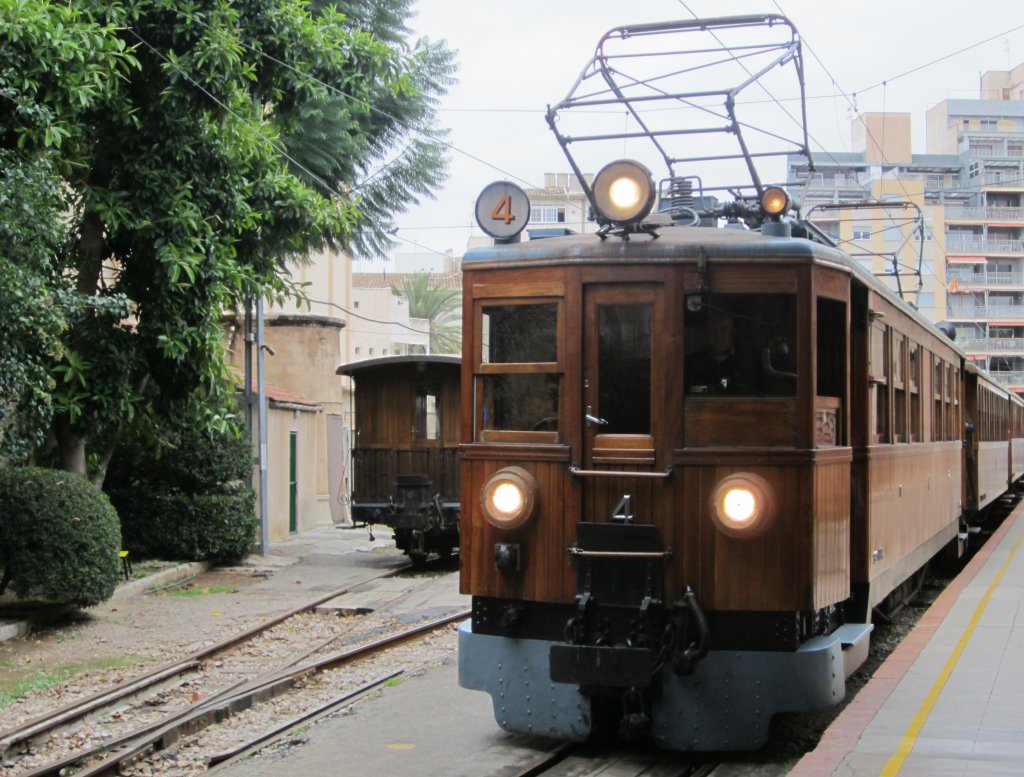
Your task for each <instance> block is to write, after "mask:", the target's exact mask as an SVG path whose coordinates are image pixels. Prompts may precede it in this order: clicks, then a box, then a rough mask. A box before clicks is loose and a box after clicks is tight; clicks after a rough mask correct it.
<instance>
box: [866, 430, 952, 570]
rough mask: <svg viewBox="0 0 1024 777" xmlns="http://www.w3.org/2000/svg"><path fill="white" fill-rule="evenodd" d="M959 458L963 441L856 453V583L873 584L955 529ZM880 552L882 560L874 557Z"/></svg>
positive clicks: (891, 447) (879, 447) (882, 448)
mask: <svg viewBox="0 0 1024 777" xmlns="http://www.w3.org/2000/svg"><path fill="white" fill-rule="evenodd" d="M960 454H961V444H960V442H959V441H953V442H940V443H929V444H922V445H891V446H886V445H880V446H874V447H872V448H868V449H866V451H862V452H860V453H859V454H855V462H854V471H855V473H856V474H855V479H854V484H855V485H854V488H855V494H854V505H855V510H854V523H853V537H852V539H853V548H854V554H853V557H854V566H853V570H852V574H853V582H854V583H866V582H870V581H871V580H872V579H874V578H875V577H878V576H879V575H881V574H883V573H885V572H887V571H888V570H889V569H891V568H892V567H893V565H894V564H896V563H898V561H899V560H900V559H901V558H903V557H904V556H906V555H908V554H909V553H911V552H912V551H914V550H915V549H916V548H918V547H919V546H920V545H921V544H922V543H924V542H926V541H927V540H928V539H930V538H931V537H932V536H934V535H936V534H940V533H942V531H943V529H944V528H945V527H948V526H950V525H956V522H957V520H958V518H959V515H960V507H959V501H960V476H961V456H960ZM876 551H880V555H881V558H878V559H875V558H874V557H873V554H874V553H875V552H876ZM911 571H913V570H911ZM896 582H899V581H896Z"/></svg>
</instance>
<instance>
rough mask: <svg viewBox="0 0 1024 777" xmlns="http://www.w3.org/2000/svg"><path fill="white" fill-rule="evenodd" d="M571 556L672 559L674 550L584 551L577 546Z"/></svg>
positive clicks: (571, 551)
mask: <svg viewBox="0 0 1024 777" xmlns="http://www.w3.org/2000/svg"><path fill="white" fill-rule="evenodd" d="M569 555H570V556H585V557H587V558H671V557H672V549H671V548H669V549H668V550H583V549H582V548H578V547H576V546H575V545H573V546H571V547H570V548H569Z"/></svg>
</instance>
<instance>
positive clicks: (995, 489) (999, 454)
mask: <svg viewBox="0 0 1024 777" xmlns="http://www.w3.org/2000/svg"><path fill="white" fill-rule="evenodd" d="M1008 448H1009V443H1006V442H998V441H997V442H980V443H978V447H977V457H978V459H977V463H978V472H977V478H978V479H977V481H976V484H977V491H976V493H975V498H976V501H975V505H976V509H978V510H981V509H982V508H984V507H987V506H988V505H990V504H992V502H994V501H995V500H996V499H998V498H999V496H1000V495H1001V494H1002V493H1003V492H1004V491H1005V490H1006V485H1007V484H1006V480H1007V473H1006V462H1007V460H1008V458H1009V453H1008Z"/></svg>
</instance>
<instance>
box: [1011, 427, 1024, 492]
mask: <svg viewBox="0 0 1024 777" xmlns="http://www.w3.org/2000/svg"><path fill="white" fill-rule="evenodd" d="M1022 477H1024V438H1020V437H1014V438H1013V439H1012V440H1010V483H1011V485H1012V484H1013V483H1016V482H1017V481H1018V480H1020V479H1021V478H1022Z"/></svg>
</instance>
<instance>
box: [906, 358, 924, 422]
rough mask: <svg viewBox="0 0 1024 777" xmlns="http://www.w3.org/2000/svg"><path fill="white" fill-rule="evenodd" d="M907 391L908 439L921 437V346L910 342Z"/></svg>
mask: <svg viewBox="0 0 1024 777" xmlns="http://www.w3.org/2000/svg"><path fill="white" fill-rule="evenodd" d="M907 391H908V392H909V394H910V441H911V442H922V437H921V346H919V345H918V344H917V343H911V344H910V353H909V354H908V364H907Z"/></svg>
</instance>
